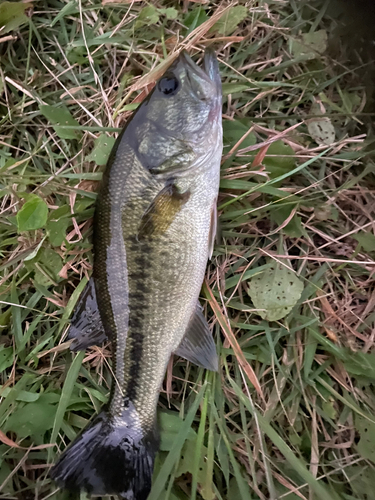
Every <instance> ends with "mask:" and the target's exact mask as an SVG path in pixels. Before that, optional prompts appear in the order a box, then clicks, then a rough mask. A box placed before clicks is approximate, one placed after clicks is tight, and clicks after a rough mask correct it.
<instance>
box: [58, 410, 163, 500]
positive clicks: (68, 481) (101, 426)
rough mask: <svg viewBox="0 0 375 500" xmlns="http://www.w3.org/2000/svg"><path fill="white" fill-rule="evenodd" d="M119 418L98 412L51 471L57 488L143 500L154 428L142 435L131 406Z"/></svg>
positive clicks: (149, 473)
mask: <svg viewBox="0 0 375 500" xmlns="http://www.w3.org/2000/svg"><path fill="white" fill-rule="evenodd" d="M131 406H132V408H126V409H125V410H124V411H123V414H122V415H121V416H116V417H113V416H112V415H110V414H109V413H108V412H105V411H102V412H101V413H100V414H99V415H97V416H96V417H95V419H94V420H93V421H92V422H91V423H90V424H89V425H88V426H87V427H86V429H84V431H83V432H82V433H81V434H80V435H79V436H78V437H77V438H76V439H75V441H73V443H72V444H71V445H70V446H69V447H68V448H67V449H66V450H65V451H64V453H63V454H62V455H61V456H60V458H59V460H58V461H57V463H56V464H55V465H54V466H53V468H52V469H51V472H50V475H51V477H52V479H53V480H54V481H56V483H57V484H58V486H60V488H64V489H67V490H70V491H73V492H78V491H80V490H84V491H86V492H87V493H89V494H93V495H118V496H119V497H120V498H123V499H126V500H146V499H147V496H148V494H149V492H150V489H151V479H152V472H153V468H154V458H155V454H156V451H157V448H158V439H157V437H156V436H157V433H156V428H154V429H152V430H151V431H150V432H148V433H145V432H144V431H143V430H142V428H141V426H140V425H139V418H138V415H137V412H136V410H135V408H134V406H133V405H131Z"/></svg>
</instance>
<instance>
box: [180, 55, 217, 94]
mask: <svg viewBox="0 0 375 500" xmlns="http://www.w3.org/2000/svg"><path fill="white" fill-rule="evenodd" d="M179 60H180V61H181V63H182V64H183V65H184V66H185V69H186V73H187V76H188V78H189V80H190V81H191V80H195V82H197V83H198V82H200V87H202V88H203V89H204V94H205V95H207V96H208V94H211V96H214V95H216V96H217V95H219V94H220V95H221V78H220V73H219V64H218V62H217V58H216V55H215V52H214V51H213V50H211V49H207V50H206V51H205V53H204V59H203V66H202V67H200V66H198V65H197V64H196V63H195V62H194V61H193V60H192V59H191V57H190V56H189V55H188V54H187V52H185V51H183V52H182V53H181V55H180V57H179Z"/></svg>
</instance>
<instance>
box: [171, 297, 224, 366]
mask: <svg viewBox="0 0 375 500" xmlns="http://www.w3.org/2000/svg"><path fill="white" fill-rule="evenodd" d="M175 354H177V355H178V356H181V357H182V358H185V359H187V360H188V361H191V362H192V363H194V364H196V365H198V366H201V367H202V368H206V369H207V370H212V371H218V366H219V362H218V357H217V353H216V346H215V343H214V339H213V338H212V334H211V330H210V328H209V326H208V323H207V321H206V318H205V317H204V316H203V313H202V308H201V305H200V304H199V303H198V304H197V307H196V310H195V312H194V314H193V316H192V318H191V320H190V323H189V326H188V327H187V330H186V333H185V335H184V338H183V339H182V341H181V344H180V345H179V346H178V348H177V349H176V351H175Z"/></svg>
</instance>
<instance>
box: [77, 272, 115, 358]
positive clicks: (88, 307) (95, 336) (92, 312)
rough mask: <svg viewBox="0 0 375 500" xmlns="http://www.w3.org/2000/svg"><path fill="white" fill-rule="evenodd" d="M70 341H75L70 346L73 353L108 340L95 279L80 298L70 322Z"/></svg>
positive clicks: (89, 283) (91, 280)
mask: <svg viewBox="0 0 375 500" xmlns="http://www.w3.org/2000/svg"><path fill="white" fill-rule="evenodd" d="M68 339H74V340H73V342H72V343H71V345H70V349H71V351H83V350H84V349H86V348H87V347H90V346H92V345H100V344H102V343H103V342H105V341H106V340H108V337H107V335H106V333H105V332H104V328H103V323H102V320H101V319H100V313H99V308H98V303H97V301H96V293H95V283H94V278H90V280H89V282H88V283H87V285H86V286H85V288H84V289H83V292H82V293H81V295H80V296H79V299H78V302H77V304H76V306H75V308H74V311H73V316H72V319H71V322H70V328H69V332H68Z"/></svg>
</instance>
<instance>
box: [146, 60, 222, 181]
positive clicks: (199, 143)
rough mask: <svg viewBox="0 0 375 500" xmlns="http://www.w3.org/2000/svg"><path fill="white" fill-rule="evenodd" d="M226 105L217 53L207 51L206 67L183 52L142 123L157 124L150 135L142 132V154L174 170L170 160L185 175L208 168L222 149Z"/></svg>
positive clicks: (150, 102) (162, 80) (161, 82)
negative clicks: (223, 114) (197, 169)
mask: <svg viewBox="0 0 375 500" xmlns="http://www.w3.org/2000/svg"><path fill="white" fill-rule="evenodd" d="M221 107H222V94H221V79H220V74H219V69H218V62H217V59H216V56H215V54H214V52H212V51H206V53H205V55H204V60H203V65H202V67H200V66H198V65H197V64H196V63H195V62H193V60H192V59H191V58H190V57H189V56H188V55H187V54H186V52H182V53H181V54H180V55H179V57H178V59H177V60H176V61H175V62H174V63H173V64H172V65H171V66H170V67H169V69H168V70H167V71H166V72H165V73H164V75H163V76H162V77H161V78H160V79H159V80H158V81H157V83H156V86H155V89H154V90H153V92H152V94H151V95H150V97H149V99H148V101H147V105H146V107H145V108H144V109H143V112H144V113H142V115H143V116H142V118H143V122H147V123H150V124H152V126H151V127H150V128H149V131H150V134H147V132H145V129H144V128H143V129H142V135H143V137H142V141H141V144H140V148H139V152H140V153H141V154H147V159H148V160H150V159H151V158H152V160H153V161H151V163H152V164H155V162H156V163H159V164H162V163H163V162H164V165H166V163H165V162H166V161H167V163H168V170H169V169H171V168H173V166H172V165H171V161H170V158H172V162H173V159H174V158H175V159H176V170H180V171H181V172H183V171H186V169H187V168H191V167H194V166H199V165H204V164H207V162H206V160H207V159H208V157H209V156H210V155H212V154H216V156H219V155H220V154H221V150H222V125H221V113H222V111H221ZM151 131H152V133H151ZM155 132H156V133H155ZM151 136H152V137H151ZM168 156H169V159H168ZM162 157H163V158H162ZM146 163H150V161H146Z"/></svg>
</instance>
